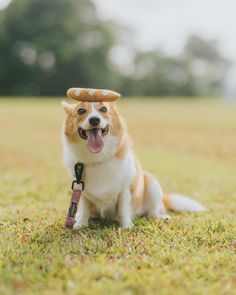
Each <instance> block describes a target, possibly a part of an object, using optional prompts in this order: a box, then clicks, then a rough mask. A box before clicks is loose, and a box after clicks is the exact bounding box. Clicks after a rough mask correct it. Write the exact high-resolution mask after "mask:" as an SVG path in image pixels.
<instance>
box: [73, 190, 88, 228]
mask: <svg viewBox="0 0 236 295" xmlns="http://www.w3.org/2000/svg"><path fill="white" fill-rule="evenodd" d="M89 218H90V203H89V201H88V200H87V199H86V198H85V197H84V196H83V195H82V196H81V199H80V202H79V208H78V212H77V213H76V216H75V224H74V226H73V229H78V228H80V227H83V226H88V222H89Z"/></svg>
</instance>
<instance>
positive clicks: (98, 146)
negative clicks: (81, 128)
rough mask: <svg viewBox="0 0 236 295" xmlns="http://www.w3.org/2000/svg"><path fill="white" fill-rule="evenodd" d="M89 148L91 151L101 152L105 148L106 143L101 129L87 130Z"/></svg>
mask: <svg viewBox="0 0 236 295" xmlns="http://www.w3.org/2000/svg"><path fill="white" fill-rule="evenodd" d="M87 136H88V139H87V148H88V149H89V151H90V152H91V153H100V152H101V151H102V149H103V146H104V143H103V139H102V130H101V129H97V128H94V129H91V130H88V131H87Z"/></svg>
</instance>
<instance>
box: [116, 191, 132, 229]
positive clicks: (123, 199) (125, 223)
mask: <svg viewBox="0 0 236 295" xmlns="http://www.w3.org/2000/svg"><path fill="white" fill-rule="evenodd" d="M131 210H132V209H131V193H130V190H129V188H126V189H124V190H123V191H122V192H121V194H120V195H119V199H118V220H119V223H120V225H121V227H123V228H131V227H132V226H133V223H132V213H131Z"/></svg>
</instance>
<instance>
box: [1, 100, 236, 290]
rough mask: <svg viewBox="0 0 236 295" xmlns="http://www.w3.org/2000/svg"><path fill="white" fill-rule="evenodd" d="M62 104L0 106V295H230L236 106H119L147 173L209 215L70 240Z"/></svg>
mask: <svg viewBox="0 0 236 295" xmlns="http://www.w3.org/2000/svg"><path fill="white" fill-rule="evenodd" d="M59 102H60V101H59V100H49V101H46V100H11V101H10V100H1V101H0V134H1V140H0V155H1V158H0V159H1V160H0V294H1V295H2V294H42V295H44V294H57V295H60V294H214V295H215V294H235V293H234V292H235V289H236V256H235V247H233V246H232V242H233V241H234V240H236V224H235V223H236V220H235V214H236V105H233V104H230V103H228V104H227V103H223V102H221V101H213V100H206V101H197V100H195V101H187V100H186V101H184V100H181V101H179V102H177V101H175V100H169V101H154V100H148V99H145V98H143V99H142V100H141V99H139V100H134V99H133V100H129V101H126V100H125V99H123V101H121V102H120V103H119V104H120V109H121V112H122V114H123V115H124V116H125V118H126V120H127V122H128V126H129V130H130V133H131V135H132V137H133V140H134V149H135V151H136V152H137V154H138V156H139V158H140V160H141V162H142V164H143V166H144V167H145V169H147V170H149V171H151V172H153V173H154V174H155V175H156V176H157V177H158V178H159V179H160V181H161V184H162V186H163V188H164V190H165V191H167V192H172V191H173V192H180V193H186V194H190V195H191V196H193V197H194V198H195V199H197V200H199V201H201V202H202V203H203V204H205V205H206V207H207V208H208V209H209V210H208V212H206V213H203V214H199V215H194V214H186V213H181V214H176V213H171V215H172V220H171V221H170V222H168V223H165V222H161V221H154V220H150V219H147V218H137V219H135V220H134V224H135V226H134V228H133V229H132V230H121V229H119V228H118V227H117V225H116V224H114V223H109V222H107V221H101V222H91V223H90V227H89V228H88V229H82V230H80V231H77V232H74V231H70V230H67V229H65V228H64V219H65V216H66V213H67V209H68V204H69V199H70V178H69V176H68V175H67V172H66V170H65V169H64V167H63V165H62V160H61V158H62V151H61V144H60V129H61V122H62V120H64V113H63V110H62V109H61V107H60V104H59Z"/></svg>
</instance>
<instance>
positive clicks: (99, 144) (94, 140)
mask: <svg viewBox="0 0 236 295" xmlns="http://www.w3.org/2000/svg"><path fill="white" fill-rule="evenodd" d="M108 130H109V126H108V125H107V126H106V127H105V128H92V129H88V130H85V129H83V128H79V129H78V132H79V135H80V137H81V138H83V139H84V140H86V141H87V148H88V150H89V151H90V152H91V153H100V152H101V151H102V149H103V147H104V142H103V137H104V136H105V135H107V133H108Z"/></svg>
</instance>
